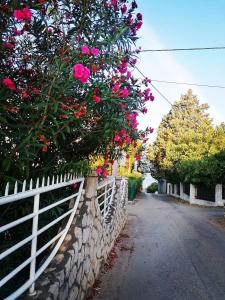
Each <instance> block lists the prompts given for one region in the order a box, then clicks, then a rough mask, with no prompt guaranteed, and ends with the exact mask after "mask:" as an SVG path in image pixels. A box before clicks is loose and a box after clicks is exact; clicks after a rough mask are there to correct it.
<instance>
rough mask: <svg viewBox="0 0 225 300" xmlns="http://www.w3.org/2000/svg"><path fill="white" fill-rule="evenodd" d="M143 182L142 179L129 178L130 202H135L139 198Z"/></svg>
mask: <svg viewBox="0 0 225 300" xmlns="http://www.w3.org/2000/svg"><path fill="white" fill-rule="evenodd" d="M142 181H143V179H142V177H135V176H130V177H128V199H129V200H130V201H132V200H134V198H136V196H137V193H138V192H140V191H141V188H142Z"/></svg>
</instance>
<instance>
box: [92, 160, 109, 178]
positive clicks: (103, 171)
mask: <svg viewBox="0 0 225 300" xmlns="http://www.w3.org/2000/svg"><path fill="white" fill-rule="evenodd" d="M108 166H109V165H108V163H107V162H104V164H103V166H98V167H97V169H96V170H95V172H96V174H97V175H98V176H102V177H107V176H108V170H107V168H108Z"/></svg>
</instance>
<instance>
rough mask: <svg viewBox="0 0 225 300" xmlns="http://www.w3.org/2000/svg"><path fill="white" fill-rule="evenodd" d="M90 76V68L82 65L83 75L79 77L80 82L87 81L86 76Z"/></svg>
mask: <svg viewBox="0 0 225 300" xmlns="http://www.w3.org/2000/svg"><path fill="white" fill-rule="evenodd" d="M89 77H90V70H89V69H88V68H87V67H84V71H83V77H82V78H81V82H82V83H84V84H85V83H87V81H88V78H89Z"/></svg>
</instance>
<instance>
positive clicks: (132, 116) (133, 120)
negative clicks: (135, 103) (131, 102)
mask: <svg viewBox="0 0 225 300" xmlns="http://www.w3.org/2000/svg"><path fill="white" fill-rule="evenodd" d="M137 116H138V114H137V113H134V112H133V113H127V123H128V126H129V127H130V128H131V129H136V128H137V127H138V122H137Z"/></svg>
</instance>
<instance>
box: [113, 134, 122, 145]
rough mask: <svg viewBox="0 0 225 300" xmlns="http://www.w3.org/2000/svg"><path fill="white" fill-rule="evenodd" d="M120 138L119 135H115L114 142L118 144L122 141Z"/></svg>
mask: <svg viewBox="0 0 225 300" xmlns="http://www.w3.org/2000/svg"><path fill="white" fill-rule="evenodd" d="M120 139H121V138H120V136H119V135H118V134H116V135H115V137H114V142H116V143H118V142H119V141H120Z"/></svg>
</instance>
